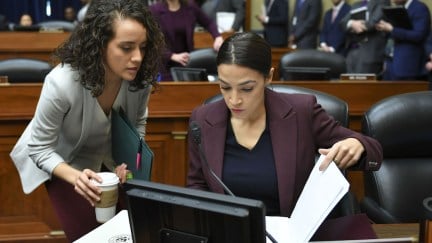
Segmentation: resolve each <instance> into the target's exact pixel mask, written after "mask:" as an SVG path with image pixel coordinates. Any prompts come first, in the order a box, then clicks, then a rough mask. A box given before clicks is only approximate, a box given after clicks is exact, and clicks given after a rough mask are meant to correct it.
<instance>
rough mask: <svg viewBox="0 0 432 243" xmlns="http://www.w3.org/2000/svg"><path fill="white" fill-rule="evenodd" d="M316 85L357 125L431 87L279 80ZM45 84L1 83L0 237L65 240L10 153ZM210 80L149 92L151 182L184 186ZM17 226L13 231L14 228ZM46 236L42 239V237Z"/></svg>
mask: <svg viewBox="0 0 432 243" xmlns="http://www.w3.org/2000/svg"><path fill="white" fill-rule="evenodd" d="M276 83H282V84H292V85H299V86H303V87H307V88H312V89H317V90H320V91H324V92H327V93H330V94H333V95H336V96H338V97H339V98H342V99H344V100H346V101H347V103H348V105H349V110H350V127H351V128H353V129H355V130H359V127H360V119H361V116H362V114H363V112H364V111H365V110H367V109H368V108H369V107H370V106H371V105H372V104H373V103H375V102H377V101H379V100H380V99H383V98H385V97H388V96H391V95H394V94H399V93H405V92H413V91H419V90H427V89H428V83H426V82H394V83H392V82H312V81H311V82H276ZM40 90H41V84H11V85H0V199H1V203H0V242H20V241H22V240H23V239H24V238H27V239H31V240H29V242H65V239H64V236H63V237H62V236H61V235H60V236H57V234H56V233H57V231H58V230H61V227H60V225H59V223H58V221H57V219H56V216H55V214H54V213H53V211H52V208H51V206H50V202H49V199H48V197H47V193H46V191H45V188H44V187H40V188H38V189H37V190H36V191H35V192H33V193H32V194H30V195H25V194H24V193H23V192H22V189H21V183H20V181H19V177H18V174H17V171H16V168H15V167H14V165H13V163H12V161H11V160H10V158H9V153H10V151H11V149H12V147H13V146H14V144H15V143H16V141H17V139H18V138H19V136H20V135H21V133H22V132H23V130H24V128H25V126H26V125H27V124H28V122H29V121H30V119H31V118H32V116H33V114H34V110H35V106H36V103H37V100H38V98H39V94H40ZM217 93H219V86H218V85H217V84H216V83H209V82H163V83H161V85H160V88H159V89H158V90H157V91H156V92H155V93H154V94H152V95H151V98H150V105H149V120H148V127H147V135H146V141H147V142H148V144H149V145H150V147H151V149H152V150H153V151H154V153H155V160H154V166H153V171H152V181H156V182H162V183H166V184H172V185H179V186H184V185H185V180H186V171H187V141H186V138H187V130H188V118H189V115H190V113H191V111H192V109H193V108H194V107H196V106H198V105H200V104H202V102H203V101H204V100H205V99H206V98H208V97H210V96H213V95H215V94H217ZM349 180H350V182H351V189H352V190H353V191H354V192H355V194H356V195H357V197H358V198H362V196H363V181H362V174H361V172H354V173H350V174H349ZM12 229H14V230H12ZM41 239H42V240H41Z"/></svg>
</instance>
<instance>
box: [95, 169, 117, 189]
mask: <svg viewBox="0 0 432 243" xmlns="http://www.w3.org/2000/svg"><path fill="white" fill-rule="evenodd" d="M98 175H99V176H100V177H101V178H102V183H99V182H97V181H96V180H92V182H93V183H94V184H96V185H97V186H113V185H116V184H118V183H119V182H120V179H119V178H118V176H117V175H116V174H115V173H112V172H100V173H98Z"/></svg>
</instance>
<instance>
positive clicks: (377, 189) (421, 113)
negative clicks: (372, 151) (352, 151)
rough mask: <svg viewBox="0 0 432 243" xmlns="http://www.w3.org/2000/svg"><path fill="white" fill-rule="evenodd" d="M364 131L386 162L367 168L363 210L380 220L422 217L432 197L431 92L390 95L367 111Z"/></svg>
mask: <svg viewBox="0 0 432 243" xmlns="http://www.w3.org/2000/svg"><path fill="white" fill-rule="evenodd" d="M362 132H363V133H364V134H366V135H368V136H371V137H373V138H375V139H377V140H378V141H379V142H380V143H381V146H382V148H383V154H384V161H383V163H382V165H381V168H380V169H379V170H378V171H368V172H364V186H365V188H364V190H365V198H364V199H363V200H362V202H361V207H362V210H363V211H364V212H365V213H367V214H368V216H369V217H370V218H371V219H372V220H373V221H375V222H377V223H409V222H418V221H419V220H420V219H421V218H422V217H423V211H422V201H423V200H424V199H425V198H426V197H430V196H432V91H422V92H412V93H406V94H400V95H395V96H391V97H388V98H386V99H384V100H381V101H379V102H377V103H376V104H374V105H373V106H371V107H370V108H369V110H368V111H367V112H366V113H365V114H364V119H363V120H362Z"/></svg>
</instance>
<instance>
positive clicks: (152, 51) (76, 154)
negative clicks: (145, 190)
mask: <svg viewBox="0 0 432 243" xmlns="http://www.w3.org/2000/svg"><path fill="white" fill-rule="evenodd" d="M162 43H163V35H162V33H161V32H160V30H159V28H158V26H157V24H156V22H155V21H154V19H153V18H152V15H151V13H150V12H148V10H147V8H146V7H145V6H144V5H143V3H142V1H135V0H94V1H92V3H91V5H90V7H89V9H88V12H87V15H86V18H85V19H84V21H83V22H82V23H80V25H78V26H77V28H76V29H75V30H74V32H72V33H71V36H70V37H69V39H68V40H66V41H65V43H63V44H62V45H61V46H60V47H59V48H58V49H57V50H56V52H55V57H57V58H58V60H59V61H60V64H59V65H58V66H56V67H55V68H54V69H53V70H52V71H51V72H50V73H49V74H48V75H47V76H46V78H45V82H44V84H43V88H42V92H41V95H40V99H39V102H38V105H37V108H36V112H35V115H34V118H33V120H32V121H31V123H30V124H29V126H28V127H27V129H26V131H25V132H24V134H23V135H22V136H21V138H20V140H19V142H18V143H17V145H16V146H15V148H14V150H13V151H12V153H11V156H12V158H13V160H14V162H15V164H16V166H17V168H18V170H19V174H20V177H21V181H22V184H23V189H24V191H25V192H26V193H30V192H31V191H33V190H34V189H35V188H36V187H38V186H39V185H40V184H41V183H45V186H46V189H47V191H48V194H49V197H50V199H51V202H52V204H53V206H54V209H55V210H56V212H57V214H58V217H59V219H60V222H61V224H62V227H63V230H64V231H65V233H66V236H67V238H68V240H69V241H74V240H76V239H78V238H80V237H81V236H83V235H84V234H86V233H88V232H89V231H91V230H92V229H94V228H96V227H97V226H98V225H99V224H98V223H97V222H96V219H95V213H94V208H93V205H94V204H95V203H96V202H97V201H98V200H100V194H101V190H100V189H99V188H98V187H96V186H95V185H94V184H92V183H90V181H91V180H96V181H101V178H100V177H99V176H98V175H97V172H99V171H104V170H109V171H115V172H116V173H117V175H118V176H119V177H120V180H121V181H125V177H126V173H127V168H126V167H125V165H120V166H117V167H116V166H115V163H114V161H113V158H112V155H111V110H112V109H115V110H118V109H120V108H122V109H123V110H124V111H125V114H126V115H127V117H128V118H129V119H130V120H131V121H132V122H133V123H134V124H135V125H136V128H137V129H138V131H139V133H140V135H141V136H142V137H143V136H144V134H145V124H146V117H147V103H148V100H149V95H150V92H151V90H152V87H153V86H154V85H155V84H156V82H157V80H156V79H157V78H156V77H157V68H158V65H159V61H158V60H159V57H160V56H161V50H162V46H161V45H162ZM19 154H21V156H17V155H19Z"/></svg>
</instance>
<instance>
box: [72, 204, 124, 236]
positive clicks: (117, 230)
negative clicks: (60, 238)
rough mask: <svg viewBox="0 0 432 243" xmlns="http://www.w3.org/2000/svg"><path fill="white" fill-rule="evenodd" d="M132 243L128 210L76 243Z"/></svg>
mask: <svg viewBox="0 0 432 243" xmlns="http://www.w3.org/2000/svg"><path fill="white" fill-rule="evenodd" d="M95 242H97V243H112V242H122V243H132V233H131V229H130V224H129V215H128V211H127V210H122V211H120V212H119V213H118V214H117V215H116V216H114V217H113V218H112V219H110V220H108V221H107V222H106V223H104V224H102V225H100V226H99V227H97V228H96V229H94V230H92V231H90V232H89V233H87V234H86V235H84V236H83V237H81V238H79V239H78V240H76V241H74V243H95Z"/></svg>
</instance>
